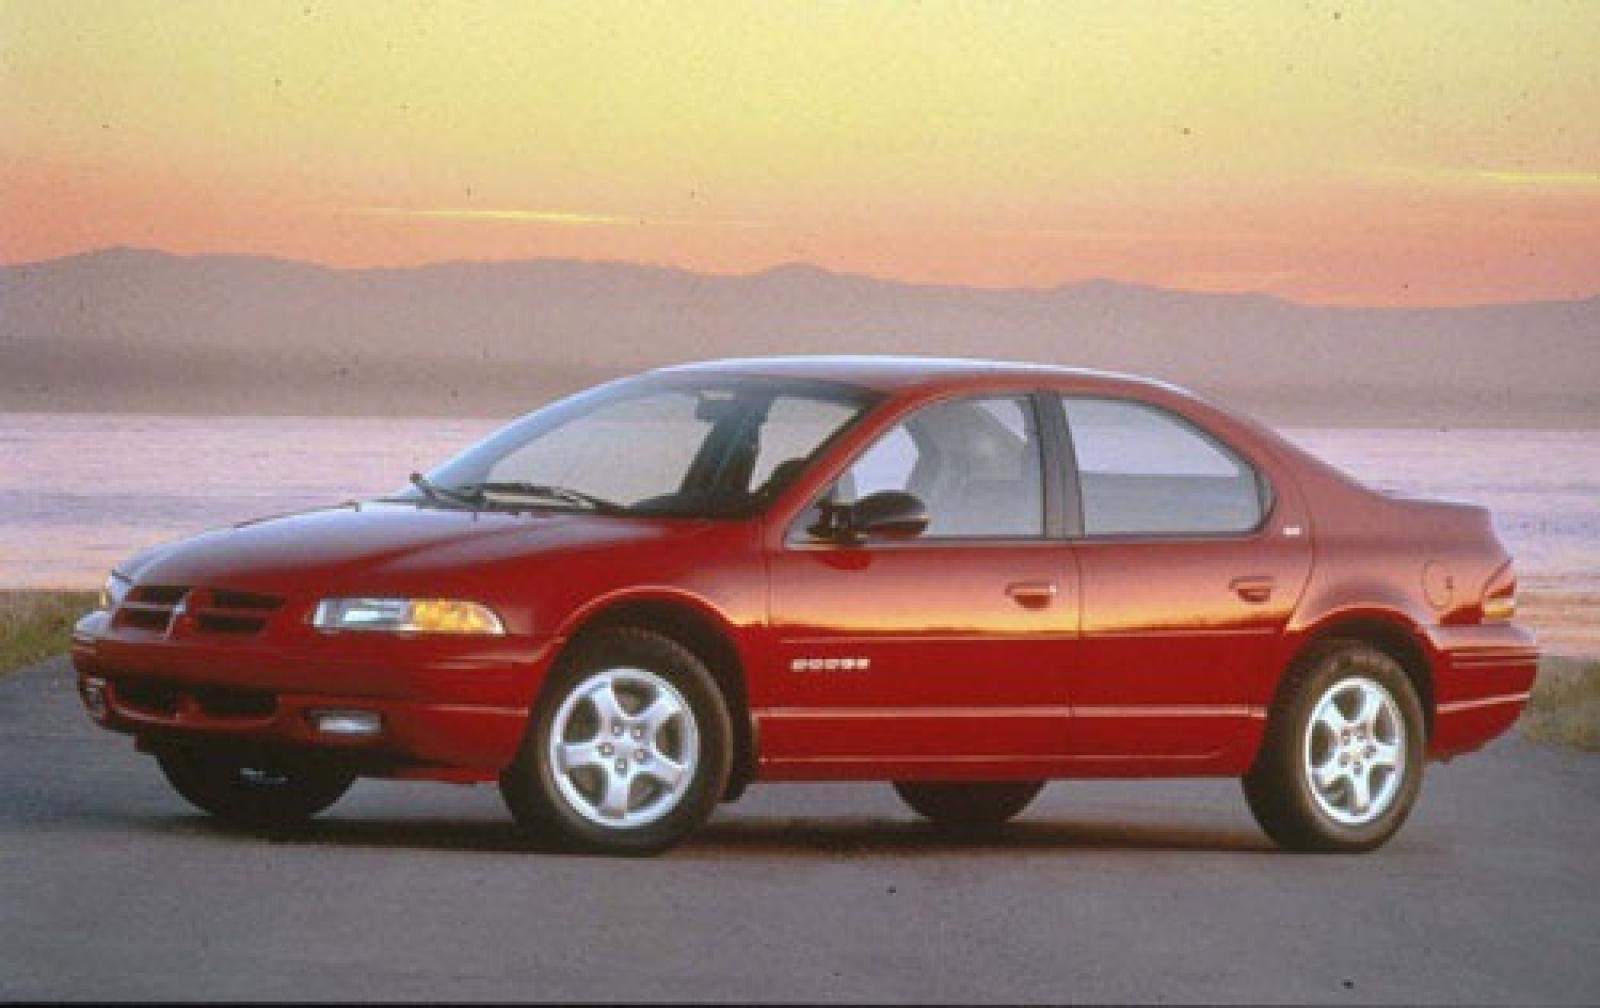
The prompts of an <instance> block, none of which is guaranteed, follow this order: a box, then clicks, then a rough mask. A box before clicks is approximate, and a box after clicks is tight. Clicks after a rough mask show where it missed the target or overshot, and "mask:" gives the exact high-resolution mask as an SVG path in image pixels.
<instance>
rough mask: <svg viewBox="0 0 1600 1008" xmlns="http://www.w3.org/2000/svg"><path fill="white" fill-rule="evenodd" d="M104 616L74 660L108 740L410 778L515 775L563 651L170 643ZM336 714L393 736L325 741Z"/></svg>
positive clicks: (548, 643) (364, 641)
mask: <svg viewBox="0 0 1600 1008" xmlns="http://www.w3.org/2000/svg"><path fill="white" fill-rule="evenodd" d="M98 616H100V614H92V615H90V616H87V617H85V618H84V619H83V620H82V621H80V622H79V624H78V627H77V629H76V630H75V631H74V633H73V641H72V661H73V666H74V668H75V669H76V670H77V674H78V688H79V692H80V696H82V697H83V699H84V701H85V706H86V707H87V708H88V710H89V714H90V717H91V718H93V719H94V720H95V721H96V722H97V723H98V724H100V725H101V726H102V727H104V728H107V729H110V730H113V731H120V732H126V733H129V734H133V735H137V736H139V738H140V739H141V741H143V742H146V743H154V744H225V745H238V746H292V747H297V748H305V747H311V748H321V749H326V750H328V751H329V752H330V754H332V753H340V754H342V755H343V758H345V759H347V760H348V761H350V762H351V763H352V764H354V765H356V766H358V767H361V768H363V769H364V770H367V771H369V772H394V773H397V774H400V775H405V774H406V773H407V771H408V770H415V769H421V768H428V767H435V768H458V769H463V770H472V771H478V772H482V773H489V772H494V771H498V770H500V769H502V768H504V767H505V766H507V765H508V764H509V763H510V762H511V760H512V759H513V758H514V756H515V754H516V750H517V746H518V745H519V744H520V742H521V739H522V734H523V731H524V728H525V726H526V723H527V717H528V710H529V708H530V706H531V704H532V702H533V698H534V697H535V696H536V695H537V692H538V688H539V685H540V683H542V682H543V678H544V673H545V670H546V668H547V667H548V665H549V661H550V658H551V656H552V655H553V653H554V652H555V650H556V648H555V645H556V641H555V640H554V639H551V638H540V639H528V638H521V639H518V638H507V639H492V640H486V639H484V638H472V639H467V638H455V639H424V638H416V637H413V638H409V639H407V638H398V637H383V638H381V639H380V638H379V637H378V635H371V634H368V635H357V634H337V635H310V636H308V637H306V638H304V639H298V640H294V641H279V642H271V643H269V642H259V643H258V642H248V641H238V642H229V641H221V642H214V641H197V640H192V639H188V640H169V639H165V638H162V637H159V636H156V635H153V634H146V635H138V634H132V635H130V634H125V633H122V632H118V631H111V630H109V628H108V627H107V626H106V621H105V620H104V619H103V618H98V619H97V617H98ZM325 711H360V712H367V713H369V714H376V715H377V716H378V718H379V719H380V722H379V724H380V727H379V729H378V731H376V732H375V733H373V734H370V735H348V734H331V733H326V732H323V731H319V730H318V727H317V720H316V715H317V714H318V713H319V712H325Z"/></svg>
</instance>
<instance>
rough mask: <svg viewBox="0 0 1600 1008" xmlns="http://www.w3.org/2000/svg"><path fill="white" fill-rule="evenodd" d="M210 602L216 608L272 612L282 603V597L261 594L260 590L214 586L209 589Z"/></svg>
mask: <svg viewBox="0 0 1600 1008" xmlns="http://www.w3.org/2000/svg"><path fill="white" fill-rule="evenodd" d="M211 604H212V605H213V606H215V607H216V608H218V609H259V610H261V611H264V612H273V611H274V610H276V609H277V608H278V607H279V606H281V605H283V599H281V598H279V597H278V596H276V595H263V594H261V593H260V592H247V591H232V590H231V589H228V588H214V589H212V590H211Z"/></svg>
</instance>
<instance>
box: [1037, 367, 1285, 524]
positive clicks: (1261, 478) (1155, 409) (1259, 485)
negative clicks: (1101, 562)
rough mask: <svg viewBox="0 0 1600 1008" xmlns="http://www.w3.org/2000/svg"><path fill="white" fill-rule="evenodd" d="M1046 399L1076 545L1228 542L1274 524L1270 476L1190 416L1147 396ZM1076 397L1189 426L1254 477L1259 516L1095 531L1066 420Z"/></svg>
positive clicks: (1073, 394) (1066, 395) (1059, 394)
mask: <svg viewBox="0 0 1600 1008" xmlns="http://www.w3.org/2000/svg"><path fill="white" fill-rule="evenodd" d="M1050 398H1052V399H1054V400H1055V408H1054V409H1053V410H1050V411H1049V412H1053V413H1055V414H1057V415H1058V416H1059V418H1060V423H1061V435H1062V440H1063V446H1064V447H1063V454H1062V460H1063V462H1064V463H1065V464H1064V465H1063V467H1062V480H1061V482H1062V484H1063V486H1065V484H1066V483H1068V482H1070V483H1071V494H1072V496H1074V497H1075V498H1076V499H1077V524H1076V527H1075V531H1074V532H1069V534H1068V536H1067V539H1068V541H1071V542H1077V543H1099V542H1108V543H1120V542H1207V541H1230V540H1241V539H1253V538H1258V537H1260V536H1261V534H1262V533H1263V532H1264V531H1265V530H1266V529H1267V528H1268V527H1269V526H1270V525H1271V524H1272V520H1273V517H1274V516H1275V514H1276V513H1277V509H1278V501H1279V495H1278V492H1277V488H1276V487H1275V486H1274V485H1273V483H1272V478H1271V477H1270V476H1268V475H1267V471H1266V469H1265V467H1263V466H1261V465H1259V464H1258V463H1257V462H1256V461H1255V460H1254V459H1252V458H1251V457H1250V456H1249V455H1247V454H1246V453H1245V452H1242V451H1240V450H1239V449H1238V448H1235V447H1234V446H1233V444H1232V443H1231V442H1229V441H1227V440H1226V439H1224V438H1222V437H1221V436H1220V435H1218V434H1216V433H1214V432H1212V431H1211V430H1209V429H1208V428H1206V427H1203V426H1201V425H1200V424H1199V423H1197V422H1195V421H1194V420H1192V419H1190V418H1189V417H1188V416H1185V415H1184V414H1182V413H1180V412H1178V411H1177V410H1174V409H1171V408H1169V407H1167V406H1163V405H1162V404H1160V403H1154V402H1151V401H1149V400H1148V399H1140V398H1137V397H1134V396H1119V395H1107V394H1104V393H1082V392H1060V391H1056V392H1051V393H1050ZM1068 399H1075V400H1079V401H1087V402H1110V403H1124V404H1128V405H1132V406H1135V407H1140V408H1143V409H1145V410H1148V411H1150V412H1152V413H1158V414H1160V415H1162V416H1164V417H1169V418H1171V419H1172V420H1174V421H1175V422H1176V423H1177V424H1178V425H1179V426H1181V427H1185V428H1187V429H1188V430H1189V431H1190V432H1191V433H1193V434H1194V435H1195V436H1197V437H1199V438H1200V439H1201V440H1203V441H1205V442H1206V443H1207V444H1210V445H1211V446H1212V447H1214V448H1216V449H1217V450H1218V451H1220V452H1221V453H1222V454H1223V455H1224V456H1226V457H1227V458H1230V459H1232V460H1233V461H1234V462H1236V463H1238V464H1239V465H1241V466H1243V467H1245V468H1246V469H1248V470H1249V471H1250V473H1251V474H1252V475H1253V476H1254V477H1255V478H1254V480H1253V482H1254V483H1255V487H1256V501H1257V503H1258V505H1259V506H1260V509H1261V515H1260V518H1259V519H1258V520H1257V522H1256V524H1254V525H1252V526H1251V527H1249V528H1247V529H1238V530H1228V531H1211V532H1207V531H1189V532H1094V533H1091V532H1090V531H1089V530H1088V518H1087V514H1086V512H1085V510H1084V505H1083V480H1082V475H1081V471H1080V470H1079V467H1078V452H1077V446H1076V443H1075V442H1074V440H1073V432H1072V422H1071V420H1069V419H1068V418H1067V400H1068Z"/></svg>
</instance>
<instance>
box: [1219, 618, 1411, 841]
mask: <svg viewBox="0 0 1600 1008" xmlns="http://www.w3.org/2000/svg"><path fill="white" fill-rule="evenodd" d="M1374 686H1375V687H1379V688H1381V692H1379V691H1375V690H1374V689H1373V688H1372V687H1374ZM1384 694H1386V695H1387V697H1388V698H1389V700H1390V701H1392V706H1390V707H1381V706H1380V711H1383V713H1380V715H1379V716H1378V717H1377V718H1376V719H1375V720H1374V721H1373V722H1372V723H1371V724H1368V725H1366V726H1365V727H1362V726H1359V725H1355V724H1354V723H1352V727H1351V729H1350V731H1351V733H1353V734H1341V733H1339V732H1336V731H1334V730H1333V729H1331V728H1330V727H1328V725H1327V724H1326V722H1320V723H1319V724H1318V725H1317V726H1315V727H1314V726H1313V723H1312V722H1313V719H1314V718H1316V717H1317V712H1318V711H1319V710H1326V707H1325V705H1326V704H1328V703H1333V704H1334V705H1335V708H1334V711H1333V713H1334V714H1335V715H1337V716H1339V717H1341V718H1342V717H1345V716H1346V714H1347V708H1351V707H1352V706H1359V702H1360V700H1361V699H1362V698H1363V697H1364V696H1373V697H1379V698H1381V696H1382V695H1384ZM1348 713H1352V714H1353V713H1354V711H1348ZM1380 747H1384V748H1385V750H1387V749H1388V748H1389V747H1397V748H1398V754H1399V755H1398V759H1397V760H1395V761H1394V762H1393V764H1392V765H1390V766H1380V762H1382V761H1383V760H1384V759H1386V758H1387V757H1379V758H1374V757H1373V755H1372V754H1373V753H1374V752H1377V751H1378V750H1379V748H1380ZM1363 758H1365V759H1366V760H1367V761H1368V762H1366V763H1365V764H1364V763H1363V762H1362V760H1363ZM1426 759H1427V754H1426V737H1425V730H1424V723H1423V717H1422V705H1421V703H1420V702H1419V701H1418V700H1417V693H1416V690H1415V689H1414V688H1413V687H1412V684H1411V680H1410V678H1409V677H1408V676H1407V675H1406V673H1405V670H1404V669H1403V668H1401V666H1400V663H1399V662H1398V661H1396V660H1395V659H1394V658H1393V657H1392V656H1391V655H1389V654H1386V653H1385V652H1383V651H1380V650H1379V649H1377V648H1376V647H1374V646H1372V645H1371V644H1368V643H1366V642H1364V641H1360V640H1354V639H1347V638H1331V639H1328V640H1325V641H1320V642H1318V643H1317V644H1316V645H1314V646H1313V647H1311V648H1310V649H1309V650H1308V651H1307V652H1306V653H1305V654H1304V655H1303V656H1302V657H1301V658H1300V659H1299V660H1298V661H1296V662H1295V664H1294V667H1293V668H1292V669H1291V670H1290V672H1289V674H1288V676H1286V677H1285V679H1284V681H1283V683H1282V684H1281V685H1280V687H1279V689H1278V695H1277V697H1276V698H1275V699H1274V701H1273V704H1272V709H1271V711H1270V712H1269V713H1268V716H1267V730H1266V737H1265V739H1264V740H1263V741H1262V745H1261V752H1260V753H1259V754H1258V755H1257V757H1256V762H1255V765H1254V766H1253V767H1251V769H1250V771H1249V773H1247V774H1246V775H1245V777H1244V780H1243V784H1244V794H1245V800H1246V801H1247V802H1248V803H1249V805H1250V811H1251V813H1252V814H1253V815H1254V816H1255V819H1256V822H1257V823H1259V824H1260V825H1261V828H1262V830H1264V831H1265V832H1266V834H1267V835H1268V836H1270V837H1271V838H1272V839H1273V840H1275V841H1277V843H1278V844H1279V845H1280V846H1282V847H1284V848H1286V849H1288V850H1295V851H1323V852H1352V853H1353V852H1359V851H1369V850H1372V849H1374V848H1376V847H1379V846H1381V845H1382V844H1383V843H1384V842H1385V841H1387V840H1388V839H1389V838H1390V837H1391V836H1393V835H1394V834H1395V831H1396V830H1398V829H1399V828H1400V826H1401V824H1402V823H1404V822H1405V820H1406V816H1407V815H1408V814H1410V812H1411V807H1412V806H1413V805H1414V804H1415V803H1416V799H1417V793H1418V791H1419V790H1420V789H1421V787H1422V771H1423V766H1424V764H1425V761H1426ZM1314 764H1322V765H1326V766H1329V767H1333V766H1337V767H1339V769H1337V770H1335V771H1333V772H1334V773H1335V774H1337V775H1340V776H1336V777H1335V778H1333V780H1332V782H1331V783H1326V782H1325V786H1324V787H1321V788H1319V787H1318V785H1317V782H1316V780H1315V771H1314V770H1313V765H1314ZM1345 767H1348V768H1349V771H1346V770H1345V769H1344V768H1345ZM1363 770H1365V773H1362V771H1363ZM1357 776H1361V777H1363V778H1364V779H1365V780H1366V781H1367V784H1366V785H1365V786H1364V787H1363V789H1362V790H1361V791H1359V792H1358V791H1357V790H1356V789H1355V785H1356V781H1355V778H1356V777H1357ZM1391 781H1392V783H1391ZM1374 784H1376V785H1377V786H1376V788H1375V787H1374ZM1358 794H1366V795H1368V797H1369V798H1370V800H1369V801H1368V802H1367V803H1366V805H1365V807H1363V806H1362V805H1361V802H1360V800H1359V798H1358V797H1357V795H1358ZM1345 806H1349V807H1348V808H1346V807H1345Z"/></svg>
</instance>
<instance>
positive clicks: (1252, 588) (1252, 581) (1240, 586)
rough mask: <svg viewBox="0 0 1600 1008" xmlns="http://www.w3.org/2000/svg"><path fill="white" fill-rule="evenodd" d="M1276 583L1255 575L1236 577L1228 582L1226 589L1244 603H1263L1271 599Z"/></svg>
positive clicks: (1263, 576)
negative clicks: (1231, 591) (1230, 590)
mask: <svg viewBox="0 0 1600 1008" xmlns="http://www.w3.org/2000/svg"><path fill="white" fill-rule="evenodd" d="M1276 586H1277V582H1276V581H1274V580H1273V579H1272V578H1270V577H1267V576H1265V575H1261V574H1256V575H1252V576H1249V577H1236V578H1234V579H1233V580H1232V581H1229V582H1228V587H1229V588H1231V589H1232V590H1233V593H1234V594H1235V595H1237V596H1239V597H1240V598H1242V599H1244V600H1245V601H1246V602H1257V603H1259V602H1265V601H1267V600H1268V599H1270V598H1271V597H1272V589H1273V588H1274V587H1276Z"/></svg>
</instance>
